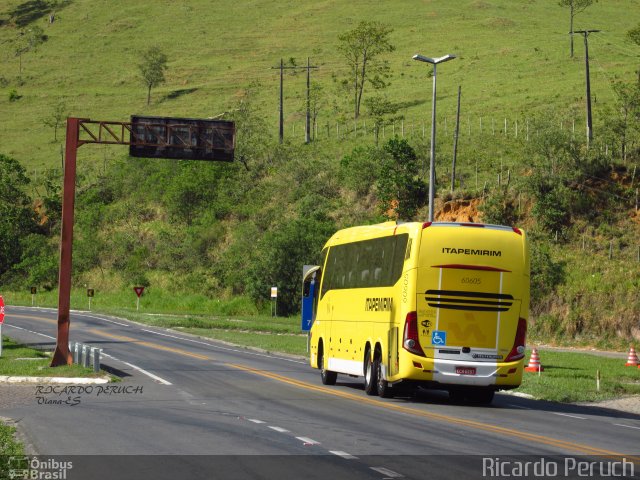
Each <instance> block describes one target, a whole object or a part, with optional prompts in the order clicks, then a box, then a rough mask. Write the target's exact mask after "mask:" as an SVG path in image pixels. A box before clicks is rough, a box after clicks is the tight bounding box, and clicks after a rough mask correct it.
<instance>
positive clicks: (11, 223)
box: [0, 154, 36, 277]
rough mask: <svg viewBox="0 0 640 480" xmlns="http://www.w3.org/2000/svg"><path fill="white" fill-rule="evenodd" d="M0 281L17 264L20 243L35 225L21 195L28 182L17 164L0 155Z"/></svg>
mask: <svg viewBox="0 0 640 480" xmlns="http://www.w3.org/2000/svg"><path fill="white" fill-rule="evenodd" d="M0 178H1V179H2V181H0V232H1V234H0V277H1V276H2V275H3V274H4V273H6V272H7V271H8V270H10V269H11V268H12V267H13V266H14V265H15V264H16V263H18V262H19V261H20V260H21V257H22V248H23V244H22V243H21V242H20V239H21V238H23V237H25V236H26V235H28V234H29V233H33V232H34V231H35V230H36V224H35V222H34V221H33V212H32V211H31V199H30V198H29V197H28V196H27V194H26V193H24V187H26V186H27V185H28V184H29V178H28V177H27V175H26V172H25V170H24V168H23V167H22V166H21V165H20V163H18V161H17V160H15V159H13V158H11V157H7V156H6V155H2V154H0Z"/></svg>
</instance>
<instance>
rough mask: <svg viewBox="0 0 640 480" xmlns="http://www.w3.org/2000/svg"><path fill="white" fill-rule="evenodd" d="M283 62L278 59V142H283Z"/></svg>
mask: <svg viewBox="0 0 640 480" xmlns="http://www.w3.org/2000/svg"><path fill="white" fill-rule="evenodd" d="M283 77H284V64H283V62H282V59H280V143H282V142H284V108H283V103H282V97H283V96H284V92H283V88H282V87H283V83H284V82H283Z"/></svg>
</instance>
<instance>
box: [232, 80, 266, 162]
mask: <svg viewBox="0 0 640 480" xmlns="http://www.w3.org/2000/svg"><path fill="white" fill-rule="evenodd" d="M259 88H260V84H259V83H257V82H252V83H251V84H250V85H249V87H248V88H246V89H245V90H244V92H243V94H242V96H241V97H240V98H239V99H238V101H237V103H236V105H235V107H234V108H233V110H232V114H231V115H230V117H231V119H232V120H233V121H234V122H235V124H236V149H235V157H236V158H237V159H238V160H239V161H240V163H242V165H244V167H245V169H246V170H247V171H248V170H249V164H250V163H251V162H252V161H253V162H256V160H258V159H259V158H260V157H262V156H263V155H264V154H265V153H266V151H267V147H268V145H269V141H270V138H269V129H268V127H267V124H266V122H265V121H264V118H263V117H262V116H261V115H260V111H259V105H257V99H258V98H259V97H258V91H259Z"/></svg>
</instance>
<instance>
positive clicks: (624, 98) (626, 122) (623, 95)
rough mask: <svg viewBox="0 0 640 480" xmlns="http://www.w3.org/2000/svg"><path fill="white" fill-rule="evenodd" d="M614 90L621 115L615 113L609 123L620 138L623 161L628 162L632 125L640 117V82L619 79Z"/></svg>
mask: <svg viewBox="0 0 640 480" xmlns="http://www.w3.org/2000/svg"><path fill="white" fill-rule="evenodd" d="M613 91H614V92H615V94H616V105H615V106H616V110H617V111H618V112H617V113H619V115H614V116H613V118H611V119H610V121H609V122H607V124H608V127H609V129H610V130H611V131H612V132H613V133H614V135H616V137H617V140H619V142H620V150H621V152H620V153H621V157H622V161H623V162H626V161H627V144H628V137H629V134H630V133H631V132H630V131H631V127H632V125H633V124H634V123H635V122H636V121H637V120H638V119H640V83H638V84H635V85H633V84H628V83H624V82H620V81H617V82H614V83H613Z"/></svg>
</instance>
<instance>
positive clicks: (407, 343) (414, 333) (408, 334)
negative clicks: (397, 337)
mask: <svg viewBox="0 0 640 480" xmlns="http://www.w3.org/2000/svg"><path fill="white" fill-rule="evenodd" d="M402 348H404V349H405V350H406V351H408V352H411V353H413V354H414V355H420V356H421V357H426V355H425V354H424V351H423V350H422V347H421V346H420V339H419V337H418V314H417V313H416V312H409V313H407V318H406V319H405V321H404V335H403V336H402Z"/></svg>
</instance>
